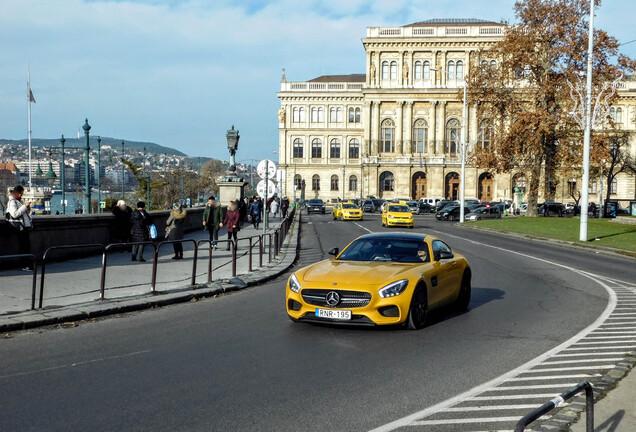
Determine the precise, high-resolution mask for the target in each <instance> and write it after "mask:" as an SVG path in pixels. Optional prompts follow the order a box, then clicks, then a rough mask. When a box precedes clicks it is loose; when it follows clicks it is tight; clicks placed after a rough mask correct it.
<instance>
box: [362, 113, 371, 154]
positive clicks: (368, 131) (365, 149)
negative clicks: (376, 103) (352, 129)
mask: <svg viewBox="0 0 636 432" xmlns="http://www.w3.org/2000/svg"><path fill="white" fill-rule="evenodd" d="M372 106H373V103H372V102H368V101H367V102H365V103H364V110H365V112H364V114H365V115H364V117H363V118H364V119H365V120H364V122H365V123H366V124H365V125H363V129H364V130H365V132H366V133H365V134H364V136H363V138H364V139H363V142H361V143H360V145H361V147H360V151H361V154H360V157H363V156H364V155H365V154H366V155H370V154H371V125H372V124H373V122H372V116H373V112H372ZM365 141H366V142H365ZM362 146H363V147H362Z"/></svg>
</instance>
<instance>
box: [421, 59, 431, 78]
mask: <svg viewBox="0 0 636 432" xmlns="http://www.w3.org/2000/svg"><path fill="white" fill-rule="evenodd" d="M422 79H425V80H428V79H431V62H429V61H428V60H426V61H425V62H424V70H423V71H422Z"/></svg>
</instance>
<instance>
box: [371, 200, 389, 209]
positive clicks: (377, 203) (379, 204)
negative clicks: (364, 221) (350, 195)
mask: <svg viewBox="0 0 636 432" xmlns="http://www.w3.org/2000/svg"><path fill="white" fill-rule="evenodd" d="M371 201H373V205H374V206H375V209H376V211H377V210H380V209H381V208H382V204H384V203H385V202H386V201H384V200H383V199H378V198H373V199H372V200H371Z"/></svg>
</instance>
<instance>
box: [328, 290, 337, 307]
mask: <svg viewBox="0 0 636 432" xmlns="http://www.w3.org/2000/svg"><path fill="white" fill-rule="evenodd" d="M326 300H327V304H328V305H329V306H331V307H334V306H337V305H338V303H340V296H339V295H338V293H337V292H335V291H329V292H328V293H327V299H326Z"/></svg>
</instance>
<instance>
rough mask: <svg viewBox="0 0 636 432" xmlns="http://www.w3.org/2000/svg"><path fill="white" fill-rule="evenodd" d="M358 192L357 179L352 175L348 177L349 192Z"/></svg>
mask: <svg viewBox="0 0 636 432" xmlns="http://www.w3.org/2000/svg"><path fill="white" fill-rule="evenodd" d="M357 190H358V177H357V176H355V175H352V176H351V177H349V191H357Z"/></svg>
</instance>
